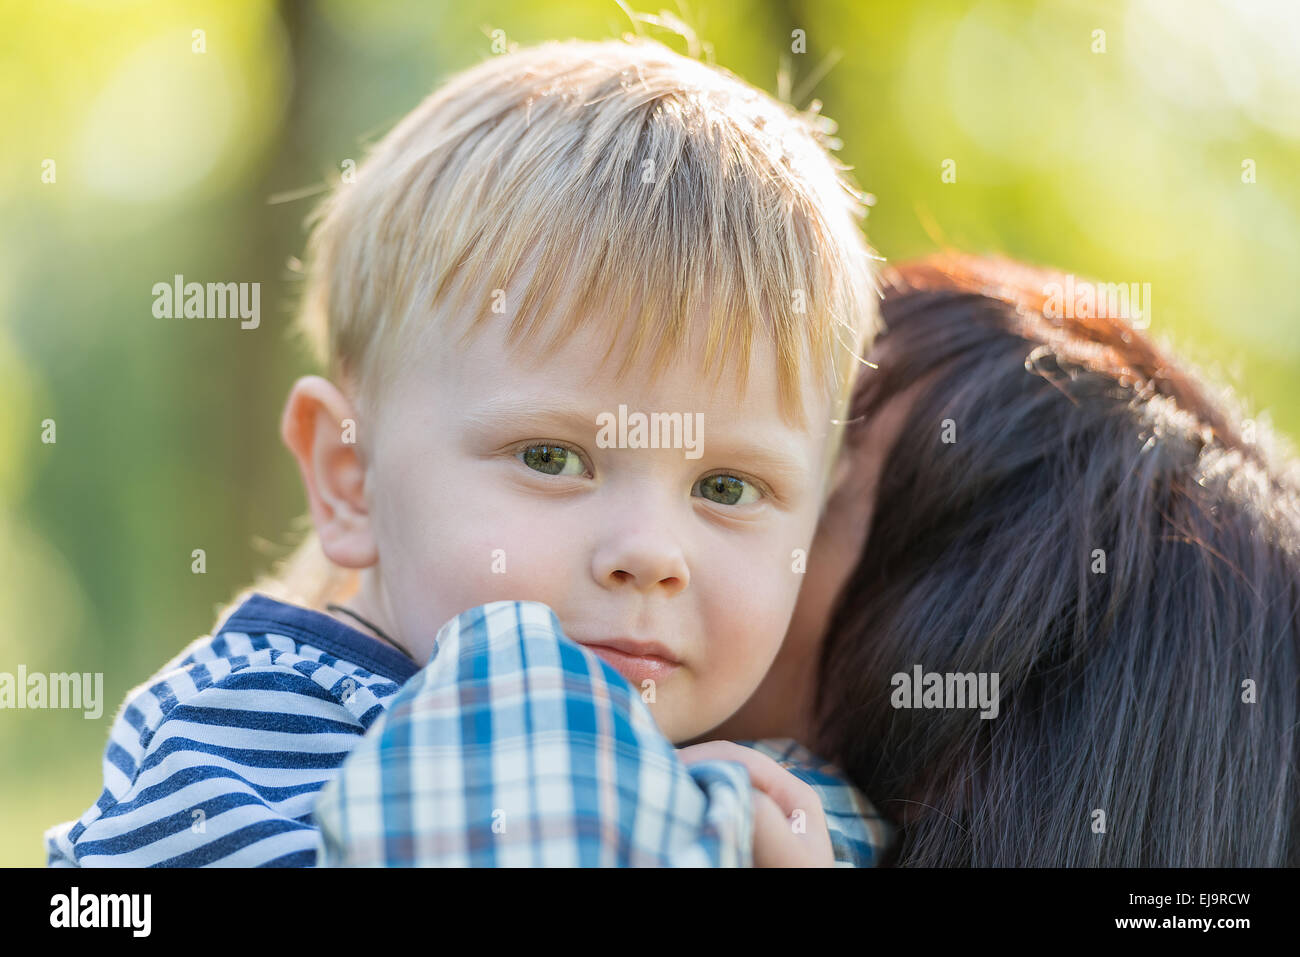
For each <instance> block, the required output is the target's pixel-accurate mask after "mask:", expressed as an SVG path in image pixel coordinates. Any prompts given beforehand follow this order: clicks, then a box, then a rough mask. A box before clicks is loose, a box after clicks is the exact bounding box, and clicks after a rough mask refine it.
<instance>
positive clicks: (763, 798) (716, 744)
mask: <svg viewBox="0 0 1300 957" xmlns="http://www.w3.org/2000/svg"><path fill="white" fill-rule="evenodd" d="M677 755H678V757H680V758H681V759H682V763H683V764H688V765H690V764H694V763H696V762H697V761H735V762H736V763H737V764H743V765H744V766H745V769H746V770H747V771H749V780H750V781H751V782H752V783H753V785H754V866H755V867H833V866H834V865H835V855H834V853H833V852H832V851H831V836H830V832H829V831H828V830H827V829H826V815H825V813H824V812H823V811H822V802H821V799H820V798H818V797H817V792H816V791H814V790H813V789H812V787H811V786H810V785H808V784H807V782H805V781H801V780H799V778H797V777H795V776H794V775H793V774H791V773H790V772H789V771H787V770H786V769H785V768H783V767H781V765H779V764H777V763H776V762H775V761H773V760H772V759H771V758H769V757H768V756H767V755H766V754H760V753H759V752H757V751H755V750H754V749H753V748H746V747H744V746H743V745H739V744H736V743H734V742H732V741H706V742H704V743H703V744H693V745H691V746H690V747H687V748H678V749H677ZM796 811H802V812H803V815H802V824H803V826H802V827H801V828H800V829H799V831H796V830H795V822H794V821H792V820H791V818H792V816H793V815H794V814H795V812H796ZM800 832H802V833H800Z"/></svg>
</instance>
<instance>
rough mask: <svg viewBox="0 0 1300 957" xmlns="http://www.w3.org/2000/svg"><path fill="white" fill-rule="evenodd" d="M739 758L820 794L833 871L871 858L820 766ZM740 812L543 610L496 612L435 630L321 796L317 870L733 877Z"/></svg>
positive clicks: (746, 789) (766, 749)
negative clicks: (716, 870) (650, 869)
mask: <svg viewBox="0 0 1300 957" xmlns="http://www.w3.org/2000/svg"><path fill="white" fill-rule="evenodd" d="M751 746H753V747H755V748H756V749H757V750H759V751H762V752H763V753H765V754H767V755H769V756H770V757H773V758H774V759H776V760H777V761H778V763H780V764H781V765H782V766H783V767H786V768H787V769H788V770H790V771H791V772H792V773H794V774H796V775H797V776H798V777H800V778H802V779H803V780H805V781H807V782H808V783H809V784H810V785H811V786H812V787H813V788H814V789H815V790H816V791H817V793H818V796H819V798H820V799H821V801H822V806H823V810H824V811H825V813H826V820H827V826H828V829H829V830H830V837H831V843H832V847H833V849H834V853H835V859H836V862H837V864H838V865H841V866H871V865H872V864H873V863H874V862H875V861H876V860H877V859H878V857H879V854H880V852H881V851H882V850H883V849H884V846H885V843H886V842H887V840H888V838H889V830H888V827H887V825H886V824H885V822H884V821H883V820H882V819H881V818H880V817H879V816H878V815H877V814H876V813H875V811H874V809H873V808H872V807H871V805H870V803H869V802H868V801H867V800H866V798H865V797H863V796H862V795H861V794H860V793H859V792H858V791H857V790H856V789H855V788H854V787H853V786H852V785H850V784H849V783H848V782H847V781H845V780H844V779H843V777H842V776H841V775H840V773H839V772H838V771H837V770H836V769H835V768H834V767H833V766H831V765H828V764H825V763H824V762H821V761H819V760H818V759H817V758H816V757H815V756H813V755H812V754H810V753H809V752H808V751H806V750H805V749H803V748H802V747H800V746H799V745H797V744H795V743H794V742H792V741H777V742H756V743H754V744H752V745H751ZM752 802H753V792H752V785H751V784H750V780H749V775H748V773H747V771H746V770H745V768H744V767H743V766H742V765H740V764H737V763H734V762H730V761H716V760H714V761H704V762H700V763H697V764H692V765H690V766H689V767H688V766H686V765H684V764H683V763H682V762H681V760H680V759H679V758H678V756H677V752H676V749H675V748H674V747H673V745H672V744H671V742H669V741H668V740H667V738H665V737H664V735H663V734H662V733H661V732H660V731H659V729H658V727H657V726H656V724H655V722H654V719H653V718H652V717H651V715H650V711H649V709H648V708H647V707H646V705H645V704H644V703H643V702H642V700H641V698H640V696H639V695H638V694H637V693H636V691H635V690H634V689H633V688H632V686H631V685H630V684H629V683H628V682H627V681H626V680H625V679H624V678H623V676H622V675H620V674H619V673H618V672H617V671H616V670H614V669H613V668H612V667H610V666H609V665H608V664H607V663H606V662H604V661H603V660H601V659H600V658H599V657H598V656H596V655H595V654H594V653H592V652H591V651H589V650H587V649H586V648H583V647H582V646H580V645H578V644H576V643H575V642H573V641H571V640H570V639H568V638H567V637H566V636H565V635H564V634H563V632H562V631H561V628H560V623H559V620H558V619H557V618H556V616H555V614H554V612H552V611H551V609H550V608H549V607H547V606H546V605H544V604H541V603H539V602H529V601H500V602H493V603H491V604H488V605H482V606H479V607H477V608H474V609H471V610H470V611H467V612H464V613H463V614H461V615H459V616H458V617H456V618H455V619H453V620H452V621H450V622H448V623H447V624H446V625H445V626H443V628H442V629H441V630H440V631H439V633H438V637H437V648H436V651H435V652H434V656H433V659H432V660H431V661H430V663H429V664H428V665H427V666H426V667H425V668H424V669H422V670H421V671H420V672H419V673H418V674H417V675H416V676H415V677H414V678H412V679H411V680H410V681H409V682H408V683H407V684H406V685H405V686H404V687H403V688H402V690H401V691H400V692H398V694H397V695H396V696H395V697H394V698H393V700H392V702H391V705H390V707H389V710H388V711H387V713H385V714H384V715H383V716H382V717H380V719H379V720H378V721H377V722H376V723H375V725H374V726H373V727H372V728H371V729H370V731H369V732H368V733H367V734H366V735H365V737H364V738H363V739H362V740H361V741H360V742H359V743H358V744H357V746H356V747H355V748H354V749H353V751H352V753H351V754H350V755H349V756H348V757H347V759H346V760H345V761H344V762H343V765H342V767H341V768H340V770H339V774H338V775H337V776H336V777H335V778H334V779H333V780H332V781H331V782H330V783H328V784H327V785H326V786H325V787H324V788H323V789H322V791H321V793H320V797H319V799H318V800H317V803H316V807H315V812H314V816H315V822H316V824H317V825H318V827H319V828H320V837H319V840H320V843H319V844H318V846H317V854H318V863H320V864H322V865H326V866H329V865H335V866H340V865H342V866H475V867H492V866H584V867H585V866H742V867H743V866H750V865H752V863H753V857H752V842H753V828H754V822H753V811H752V807H753V803H752Z"/></svg>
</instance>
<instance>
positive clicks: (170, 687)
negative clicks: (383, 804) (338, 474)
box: [45, 595, 871, 867]
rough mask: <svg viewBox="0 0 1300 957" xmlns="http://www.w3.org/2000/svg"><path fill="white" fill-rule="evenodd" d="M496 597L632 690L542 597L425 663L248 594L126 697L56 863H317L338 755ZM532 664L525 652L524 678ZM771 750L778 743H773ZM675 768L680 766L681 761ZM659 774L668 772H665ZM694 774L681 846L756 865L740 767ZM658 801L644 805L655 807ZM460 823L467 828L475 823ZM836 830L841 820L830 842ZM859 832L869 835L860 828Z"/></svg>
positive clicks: (832, 794) (52, 837)
mask: <svg viewBox="0 0 1300 957" xmlns="http://www.w3.org/2000/svg"><path fill="white" fill-rule="evenodd" d="M496 606H501V607H503V608H512V609H515V610H516V614H518V615H521V616H522V619H527V620H531V621H542V622H544V623H545V627H533V628H531V629H530V630H529V631H528V633H527V634H528V636H529V638H530V639H531V640H534V641H536V640H539V639H540V638H542V636H545V640H548V641H550V642H552V644H554V645H555V647H557V648H560V649H562V651H563V653H564V655H565V660H566V661H569V662H570V664H573V662H574V661H575V658H574V656H576V661H579V662H581V661H584V656H586V657H589V658H590V659H591V660H593V661H596V662H597V663H598V664H599V665H600V666H601V667H602V668H603V669H604V672H605V673H603V678H604V681H605V682H606V684H608V685H609V686H612V687H617V686H618V684H619V683H622V684H623V685H624V688H625V689H626V692H627V693H631V689H630V686H627V685H626V682H624V680H623V679H622V676H621V675H618V673H617V672H615V671H613V670H612V669H610V668H608V666H607V665H605V664H604V662H601V661H600V660H599V659H596V658H595V656H593V655H591V653H590V652H587V651H586V650H585V649H582V648H581V646H578V645H576V644H574V643H573V642H571V641H569V639H568V638H566V637H564V636H563V635H562V633H560V631H559V623H558V621H556V620H555V619H554V616H553V614H552V613H551V611H550V609H549V608H547V607H546V606H545V605H540V604H538V603H531V602H502V603H494V605H493V606H482V607H481V608H479V609H472V610H471V611H469V612H466V613H464V614H463V615H461V616H458V617H457V618H456V619H453V620H452V621H451V622H449V623H448V624H447V625H446V626H444V628H443V629H442V631H440V632H439V637H438V644H437V649H438V650H437V651H435V653H434V657H433V661H432V662H431V664H430V666H429V667H427V668H425V669H423V670H420V669H418V668H417V666H416V664H415V663H414V662H412V661H411V660H409V659H408V658H406V657H405V656H404V655H402V654H401V653H399V652H398V651H396V650H394V649H392V648H390V647H389V646H388V645H385V644H383V643H382V642H380V641H378V640H377V639H374V638H371V637H370V636H368V635H366V634H363V633H362V632H360V631H357V630H355V629H353V628H351V627H350V626H348V625H346V624H344V623H343V622H340V621H338V620H337V619H334V618H332V617H330V616H328V615H325V614H323V613H320V612H316V611H312V610H309V609H305V608H299V607H296V606H294V605H289V604H285V603H283V602H279V601H276V600H275V599H272V598H269V597H267V596H265V595H254V596H252V597H251V598H249V599H248V600H247V601H246V602H245V603H244V604H243V605H241V606H240V607H239V608H238V610H236V611H235V612H234V614H232V615H231V616H230V618H228V619H227V620H226V622H225V623H224V624H222V625H221V626H220V627H219V628H218V629H216V630H215V631H214V633H213V635H212V636H210V637H208V636H205V637H202V638H200V639H198V640H196V641H195V642H194V643H192V644H191V645H190V646H189V647H187V648H186V649H185V650H184V651H182V652H181V653H180V654H179V655H178V656H177V657H176V658H175V659H173V660H172V661H171V662H169V663H168V664H167V665H165V666H164V667H163V669H162V670H161V671H160V672H159V673H158V674H157V675H155V676H154V678H152V679H151V680H150V681H148V682H146V683H145V684H144V685H141V686H140V687H138V688H136V689H134V690H133V691H132V692H131V693H130V694H129V695H128V696H127V699H126V702H125V703H124V705H123V706H122V708H121V710H120V711H119V713H118V715H117V717H116V719H115V720H114V723H113V727H112V730H111V732H110V735H109V742H108V745H107V748H106V750H105V754H104V761H103V771H104V789H103V792H102V794H101V795H100V798H99V800H98V801H96V802H95V804H94V805H93V806H92V807H91V808H90V809H89V810H87V811H86V812H85V813H84V814H83V815H82V816H81V817H80V818H79V819H78V820H76V821H69V822H66V823H64V824H60V825H57V826H55V827H52V828H50V829H49V830H48V831H47V832H46V835H45V840H46V849H47V856H48V862H49V864H50V866H63V867H75V866H82V867H87V866H155V867H168V866H171V867H176V866H180V867H189V866H204V865H222V866H311V865H313V864H315V863H316V862H317V858H318V853H319V850H320V848H321V846H322V839H321V836H320V835H319V833H318V830H317V824H318V820H317V817H316V816H315V813H314V808H315V806H316V802H317V798H318V797H320V796H321V791H322V788H324V787H325V786H326V785H328V784H329V782H330V781H332V780H333V779H334V778H335V777H336V776H337V775H338V773H339V768H340V765H342V764H344V759H345V758H347V757H348V755H349V754H350V753H351V752H353V751H354V749H357V747H358V745H359V744H362V743H363V742H364V741H370V740H371V739H375V738H377V737H378V736H379V734H380V733H388V732H381V730H380V729H379V728H377V727H376V728H375V731H376V734H372V735H369V736H367V731H368V730H370V729H371V728H372V727H373V726H375V725H377V724H378V723H380V722H381V721H383V719H384V716H385V714H386V712H387V711H388V709H389V708H390V706H392V705H393V704H394V703H396V702H397V701H398V699H399V697H400V695H399V692H400V690H401V688H402V686H403V685H404V684H407V683H408V682H410V679H411V678H413V677H414V676H416V675H417V674H419V675H421V676H422V679H420V680H417V681H414V682H410V683H409V685H408V687H410V686H412V685H414V686H419V687H427V685H428V682H427V680H426V679H427V676H428V675H429V674H430V673H432V672H437V673H438V674H442V673H444V672H445V671H446V670H447V669H446V665H447V663H448V662H451V661H453V659H454V658H455V657H456V656H455V655H453V654H452V653H451V652H450V651H449V650H448V649H449V646H450V645H451V644H452V642H451V641H449V640H448V636H449V635H451V634H452V633H458V629H459V628H460V626H462V625H464V624H465V623H466V622H467V621H473V620H475V618H474V616H475V615H476V614H477V615H478V616H479V619H481V620H483V621H486V620H488V619H491V620H500V619H501V613H500V612H498V613H496V614H495V615H486V614H484V611H485V609H489V608H493V607H496ZM543 613H544V614H543ZM522 619H521V620H522ZM520 634H522V629H521V631H520ZM471 663H472V662H471ZM481 665H482V662H480V663H479V666H481ZM587 665H590V662H587ZM435 666H437V667H435ZM439 668H441V670H439ZM569 670H570V671H573V670H575V668H570V669H569ZM502 674H504V672H502ZM535 674H537V672H536V671H535V669H534V667H533V662H532V661H530V662H529V669H528V672H527V675H528V680H529V681H532V680H533V677H534V675H535ZM472 675H473V671H472V670H471V674H470V677H472ZM539 677H540V675H539ZM473 687H474V683H473V681H470V682H469V683H468V684H467V685H466V686H465V688H464V689H462V690H464V691H465V693H466V701H467V703H472V700H473V695H472V693H471V689H472V688H473ZM562 704H563V707H565V708H580V707H581V706H582V704H583V702H582V695H581V694H580V693H579V692H578V691H576V690H570V691H569V693H567V696H562ZM636 705H640V699H639V697H637V696H635V695H634V694H633V695H632V699H630V700H627V701H625V702H624V704H623V705H622V710H623V711H624V712H626V711H628V710H629V709H631V708H634V707H635V706H636ZM641 707H642V709H644V706H643V705H642V706H641ZM470 714H473V710H472V708H467V709H466V715H465V716H462V717H463V718H464V719H466V720H468V717H467V716H468V715H470ZM478 717H479V718H480V719H481V718H482V715H479V716H478ZM492 717H497V718H498V720H497V722H496V723H494V724H483V723H480V724H474V725H472V728H474V729H475V735H477V736H479V737H481V738H482V742H480V744H479V745H478V746H479V747H480V748H486V751H482V750H481V752H480V753H482V754H493V753H495V754H497V755H498V757H497V758H495V759H485V760H497V761H502V760H504V761H508V760H509V752H508V750H507V749H506V748H505V747H504V746H503V743H502V740H501V738H500V735H499V734H495V732H497V731H498V729H500V727H501V724H500V720H499V716H497V715H495V714H493V715H492ZM647 717H648V714H647ZM638 720H640V716H638ZM392 729H393V726H390V727H389V731H390V732H391V730H392ZM639 731H640V732H641V734H642V737H641V738H638V747H640V748H641V749H643V750H645V751H646V752H647V753H651V752H653V753H656V754H663V753H664V752H663V751H662V749H667V752H666V753H667V754H669V755H670V756H671V755H672V750H673V749H672V746H671V744H669V743H668V742H667V740H666V739H665V738H663V736H662V735H661V734H658V732H657V729H654V728H653V724H651V726H650V728H644V727H640V728H639ZM651 732H653V733H651ZM385 740H388V741H391V738H387V739H385ZM466 740H475V738H474V736H470V737H469V738H467V739H466ZM573 741H575V742H577V743H578V744H579V745H580V744H581V743H582V741H583V738H582V736H581V735H580V734H578V735H574V737H573ZM624 745H626V742H620V746H624ZM760 747H761V745H760ZM656 749H658V750H656ZM581 751H582V748H581V747H574V748H573V749H572V750H571V752H568V754H569V755H570V757H569V760H568V763H564V762H560V763H556V762H552V763H550V764H548V765H544V766H541V767H543V769H544V770H545V771H546V772H547V773H548V774H549V777H548V778H547V780H551V781H552V782H554V781H556V780H565V781H567V782H568V786H569V788H570V790H571V791H574V792H578V793H585V792H584V791H583V789H584V788H586V787H587V786H588V784H589V783H590V780H591V777H592V775H591V773H590V769H589V768H586V767H583V766H580V765H578V764H576V763H574V762H573V761H572V756H573V755H577V754H579V753H580V752H581ZM385 753H387V754H391V753H392V751H391V749H389V750H388V751H386V752H385ZM767 753H769V754H772V755H773V756H774V757H776V756H777V755H776V754H775V753H774V752H773V751H772V750H768V751H767ZM807 757H811V756H807ZM792 759H793V762H794V767H793V769H794V770H795V773H799V775H800V776H801V777H804V778H805V780H809V783H811V784H813V786H814V787H815V788H816V789H817V790H818V793H819V796H821V798H822V800H823V804H824V805H825V807H826V810H827V812H828V813H827V817H828V821H829V820H831V819H832V813H831V812H832V807H834V806H841V807H842V806H845V804H844V802H845V800H846V799H845V797H844V795H845V794H846V793H847V792H844V791H843V790H842V789H843V788H847V787H848V786H847V785H845V784H844V783H843V782H842V780H841V779H839V778H837V777H834V775H833V774H830V775H828V776H826V777H825V778H824V779H822V780H821V782H820V784H819V783H818V781H816V780H810V779H809V777H808V776H807V775H814V776H815V775H818V774H825V773H826V772H825V771H824V770H822V771H818V770H816V769H815V767H814V762H807V767H805V766H804V761H805V756H804V755H798V754H796V755H793V757H792ZM647 763H648V764H652V763H653V762H647ZM480 766H481V765H470V764H465V763H461V762H459V761H452V760H444V761H442V762H441V763H438V764H436V765H428V766H427V767H426V766H425V765H424V764H423V763H421V764H420V765H418V766H416V767H414V768H413V769H412V770H413V772H414V773H416V774H417V775H419V774H423V775H425V776H426V777H427V775H429V774H434V775H435V776H437V777H439V778H440V779H443V780H448V781H450V780H458V781H459V780H462V779H464V778H465V777H467V776H472V775H473V774H474V773H475V772H474V768H475V767H480ZM676 767H677V768H678V769H680V763H679V762H678V763H677V764H676ZM604 770H605V771H607V770H608V769H604ZM537 771H538V766H533V767H531V768H529V769H528V773H530V774H535V773H537ZM517 773H522V772H517ZM566 775H567V778H566ZM584 775H585V777H584ZM505 776H506V777H509V775H508V774H507V775H505ZM598 777H599V776H598ZM677 777H678V778H680V775H677ZM655 779H656V778H655V776H653V775H652V776H650V777H649V778H648V780H651V781H653V780H655ZM659 779H665V776H664V775H663V774H660V775H659ZM422 780H423V779H422ZM539 780H541V779H540V778H539ZM395 781H396V782H397V783H394V782H395ZM685 781H686V783H687V784H689V785H690V787H689V790H687V789H683V791H684V792H685V793H686V794H688V795H691V796H692V797H693V798H694V800H693V801H691V802H688V804H689V808H690V810H691V812H692V813H691V815H688V816H687V818H685V819H684V820H683V821H680V822H678V823H679V830H678V832H677V833H678V835H679V841H680V842H681V843H682V846H683V847H684V848H685V847H690V848H695V850H694V851H692V852H690V853H688V854H686V856H685V857H683V858H682V859H683V860H689V861H690V862H691V863H718V864H722V863H739V864H743V863H748V855H749V848H748V842H747V838H746V836H745V835H746V834H747V828H751V827H752V823H750V819H749V817H748V815H749V814H750V804H749V797H750V792H749V791H748V788H749V782H748V777H747V775H745V774H744V769H743V768H742V767H741V766H740V765H736V764H731V763H730V762H706V763H705V764H702V765H695V766H692V768H691V769H689V774H688V776H687V777H686V778H685ZM379 783H380V786H381V788H382V789H383V793H384V794H385V795H390V794H391V795H393V796H396V797H398V798H400V795H401V793H402V787H401V786H400V783H401V782H400V779H394V778H393V777H392V776H391V775H386V776H385V777H384V778H383V779H382V780H381V781H380V782H379ZM671 783H672V784H673V786H674V787H675V786H677V784H679V783H680V781H678V780H677V779H676V778H674V780H673V781H672V782H671ZM853 793H854V794H855V795H856V792H853ZM647 797H649V792H647ZM390 803H391V802H390ZM642 803H646V802H644V801H643V802H642ZM852 803H853V802H852V801H851V800H850V801H849V804H850V805H852ZM862 806H864V807H865V806H866V805H865V804H864V805H862ZM661 813H662V812H661V811H660V810H658V809H656V808H655V807H654V806H650V807H649V812H648V816H649V818H650V819H653V818H654V817H655V816H656V815H658V814H661ZM574 819H575V820H578V819H579V818H578V817H576V816H575V818H574ZM349 820H352V819H351V818H349ZM446 820H447V819H445V818H444V819H443V821H444V822H445V821H446ZM516 820H517V819H516ZM463 823H464V825H465V827H464V830H466V832H467V833H470V834H472V833H473V831H474V826H475V822H473V821H471V820H468V819H466V820H464V821H463ZM835 830H836V829H835V826H834V825H832V839H833V843H835V841H836V835H835ZM335 833H336V834H337V833H340V832H335ZM853 833H855V834H858V835H859V837H860V836H861V835H862V834H863V833H865V832H862V831H854V832H853ZM607 836H608V835H607ZM870 840H871V838H870V837H868V838H867V839H866V845H863V844H862V842H861V841H859V842H858V843H857V844H856V845H846V844H844V842H843V841H842V840H841V841H840V842H839V843H838V844H837V845H836V846H837V857H838V856H840V854H841V852H842V851H843V852H844V853H845V854H852V855H856V856H854V858H853V860H854V862H857V863H866V862H869V860H870V857H871V850H870V847H869V844H870ZM325 846H327V847H328V846H330V845H329V843H328V842H326V844H325ZM537 853H538V854H541V853H542V851H541V850H540V849H539V851H538V852H537ZM692 854H693V856H691V855H692ZM385 863H397V861H385ZM421 863H434V862H430V861H421Z"/></svg>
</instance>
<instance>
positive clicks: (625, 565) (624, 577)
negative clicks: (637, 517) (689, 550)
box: [592, 531, 691, 598]
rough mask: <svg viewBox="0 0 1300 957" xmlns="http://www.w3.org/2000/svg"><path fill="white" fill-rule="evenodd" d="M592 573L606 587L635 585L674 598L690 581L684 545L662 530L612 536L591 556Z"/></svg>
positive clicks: (640, 589) (641, 589)
mask: <svg viewBox="0 0 1300 957" xmlns="http://www.w3.org/2000/svg"><path fill="white" fill-rule="evenodd" d="M592 574H593V576H594V577H595V579H596V583H597V584H599V585H600V586H601V587H603V588H625V587H632V588H635V589H637V590H638V591H642V592H646V593H651V592H654V591H662V592H663V593H664V594H665V596H666V597H669V598H671V597H672V596H673V595H676V594H678V593H679V592H681V591H682V590H684V589H685V588H686V586H687V585H689V584H690V580H691V573H690V570H689V569H688V568H687V567H686V556H685V555H683V554H682V550H681V547H680V546H679V545H678V544H677V543H676V542H675V541H673V539H672V538H671V537H670V536H668V535H667V534H665V533H663V532H652V531H640V532H633V533H631V534H625V535H621V536H617V537H613V536H611V537H610V538H609V539H607V540H606V542H605V544H604V545H603V546H601V547H600V548H598V549H597V551H596V554H595V555H594V556H593V557H592Z"/></svg>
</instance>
